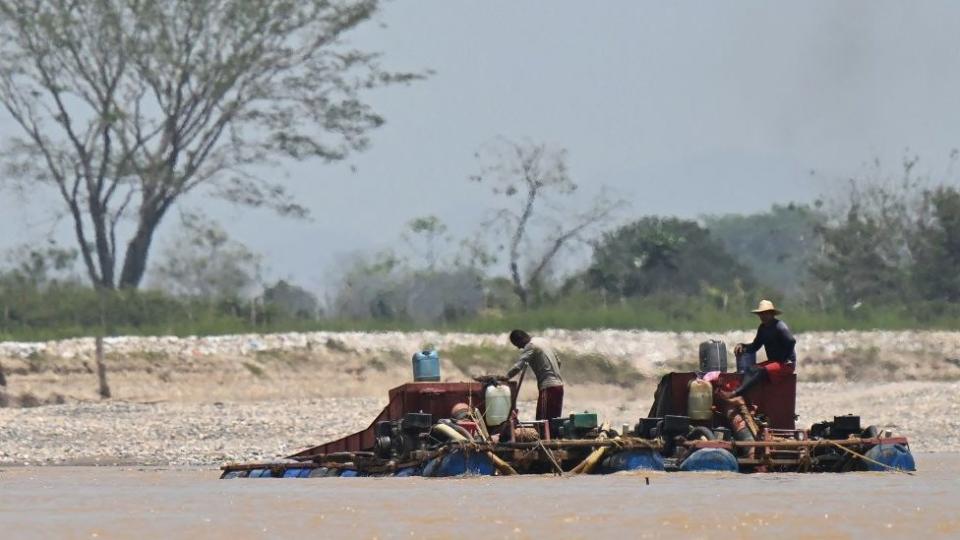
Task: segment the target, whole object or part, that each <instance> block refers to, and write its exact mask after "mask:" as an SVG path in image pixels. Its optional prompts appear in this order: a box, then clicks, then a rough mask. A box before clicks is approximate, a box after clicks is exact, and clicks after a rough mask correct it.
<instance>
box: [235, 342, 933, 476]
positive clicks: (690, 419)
mask: <svg viewBox="0 0 960 540" xmlns="http://www.w3.org/2000/svg"><path fill="white" fill-rule="evenodd" d="M425 366H426V367H425ZM700 367H701V370H700V371H697V372H690V373H669V374H667V375H664V376H663V378H662V379H661V380H660V383H659V385H658V386H657V390H656V393H655V397H654V403H653V406H652V407H651V409H650V412H649V413H648V415H647V417H646V418H640V419H639V421H638V422H637V423H636V424H634V425H628V424H625V425H622V426H619V428H620V429H616V428H614V427H612V426H610V425H608V424H603V423H601V422H600V421H599V419H598V417H597V414H596V413H592V412H575V413H572V414H570V415H569V416H565V417H562V418H554V419H550V420H548V421H546V420H544V421H523V420H520V419H519V418H518V416H517V409H516V399H517V395H518V392H519V389H520V385H522V382H523V377H522V376H521V378H520V380H519V381H518V382H513V381H510V382H504V381H498V380H497V379H496V378H494V377H478V378H476V379H475V380H473V381H469V382H440V381H439V361H438V359H437V358H436V353H426V352H425V353H418V355H415V356H414V382H411V383H406V384H403V385H401V386H398V387H396V388H393V389H391V390H390V391H389V403H388V404H387V406H386V407H384V408H383V410H382V411H380V414H379V415H378V416H377V417H376V419H375V420H374V421H373V422H372V423H371V424H370V426H369V427H367V428H366V429H364V430H363V431H360V432H358V433H354V434H352V435H348V436H346V437H343V438H341V439H338V440H335V441H331V442H328V443H325V444H321V445H319V446H314V447H312V448H308V449H306V450H303V451H301V452H298V453H296V454H293V455H291V456H288V457H286V458H284V459H283V460H278V461H275V462H269V463H231V464H227V465H224V466H223V467H221V469H222V475H221V478H225V479H227V478H315V477H333V476H339V477H358V476H397V477H405V476H425V477H451V476H461V475H495V476H509V475H517V474H551V473H552V474H557V475H568V474H609V473H615V472H621V471H639V470H647V471H649V470H653V471H724V472H741V473H763V472H849V471H904V472H906V471H913V470H915V464H914V459H913V456H912V454H911V453H910V447H909V444H908V441H907V439H906V438H905V437H901V436H895V435H894V434H892V433H891V432H889V431H887V430H882V429H879V428H877V427H875V426H862V425H861V421H860V417H858V416H855V415H852V414H845V415H842V416H836V417H834V418H833V419H832V420H825V421H822V422H818V423H815V424H813V425H812V426H810V428H808V429H797V427H796V425H795V422H796V420H797V416H796V412H795V411H796V407H795V406H796V376H795V375H790V376H789V377H788V378H787V379H786V380H784V381H781V382H779V383H777V384H775V385H773V384H766V385H759V386H756V387H754V388H752V389H751V390H749V391H748V392H747V394H746V395H745V396H743V398H741V399H733V400H724V399H722V398H720V396H719V394H718V393H717V390H718V389H721V388H734V387H736V386H737V385H738V384H739V382H740V377H741V373H739V372H731V373H727V372H726V370H725V369H719V368H725V362H722V363H721V364H720V365H713V366H705V365H704V361H703V358H701V365H700ZM709 368H718V369H713V370H710V371H707V369H709Z"/></svg>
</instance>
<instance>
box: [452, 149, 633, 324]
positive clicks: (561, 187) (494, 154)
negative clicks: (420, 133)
mask: <svg viewBox="0 0 960 540" xmlns="http://www.w3.org/2000/svg"><path fill="white" fill-rule="evenodd" d="M477 158H478V159H480V160H481V163H482V165H481V171H480V173H479V174H477V175H474V176H471V177H470V178H471V180H473V181H476V182H481V183H486V184H488V185H489V186H490V187H491V190H492V191H493V193H494V194H495V195H497V196H499V197H503V198H505V199H506V201H504V204H503V206H502V207H501V208H498V209H497V210H496V213H495V214H494V217H493V218H492V219H491V220H490V221H489V222H487V223H485V224H484V226H485V228H487V227H489V228H492V229H493V230H495V231H497V232H499V233H500V234H501V235H502V238H503V239H504V240H505V242H503V243H502V244H501V245H500V247H501V248H502V250H503V251H505V252H506V254H507V265H508V270H509V274H510V279H511V281H512V282H513V289H514V293H515V294H516V295H517V298H519V300H520V303H521V305H522V306H523V307H524V308H526V307H529V306H530V305H531V303H533V302H535V301H536V300H538V299H539V297H540V295H541V294H542V292H543V286H544V280H545V279H546V278H547V274H548V272H549V270H550V266H551V264H553V263H554V262H555V260H556V258H557V256H558V255H559V254H561V253H562V252H563V251H564V250H565V249H567V248H569V247H571V245H572V244H574V243H575V242H578V241H582V240H585V239H586V237H587V235H588V234H589V233H591V232H594V231H595V230H596V229H597V228H599V227H601V226H603V225H605V224H608V223H609V222H610V221H611V219H612V218H613V217H614V215H615V213H616V212H617V211H618V210H620V209H621V208H623V207H624V206H625V203H624V202H623V201H622V200H618V199H612V198H610V197H608V196H607V195H606V194H605V193H601V194H600V195H599V196H597V197H596V198H595V199H594V200H593V202H592V204H591V205H590V206H589V208H587V209H586V210H574V209H571V208H569V207H567V206H566V205H564V204H562V202H561V200H562V199H564V198H567V197H569V196H571V195H573V194H574V193H575V192H576V191H577V189H578V186H577V184H576V183H575V182H574V181H573V179H572V178H571V177H570V173H569V169H568V168H567V151H566V150H565V149H562V148H560V149H555V148H551V147H550V146H548V145H546V144H543V143H531V142H516V141H510V140H506V139H499V140H497V141H496V142H494V143H492V144H490V145H488V146H487V147H485V148H484V149H483V150H481V151H480V152H478V153H477ZM535 230H542V231H544V232H543V234H542V235H538V234H536V233H535V232H534V231H535ZM535 242H536V243H541V244H542V247H534V246H533V244H534V243H535Z"/></svg>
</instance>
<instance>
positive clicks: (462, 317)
mask: <svg viewBox="0 0 960 540" xmlns="http://www.w3.org/2000/svg"><path fill="white" fill-rule="evenodd" d="M508 148H510V149H512V152H513V153H512V154H511V155H512V156H513V157H512V158H511V159H516V160H517V161H516V162H515V163H514V165H516V166H513V165H511V166H508V167H505V168H504V169H503V170H504V171H512V172H507V173H504V174H516V175H517V180H518V182H519V183H518V184H516V185H517V186H526V187H513V186H514V184H511V183H510V182H508V181H506V180H507V179H506V178H501V182H502V185H506V186H507V187H506V188H498V189H499V191H497V192H496V193H495V195H497V196H502V197H503V199H504V200H505V203H504V207H503V208H500V209H498V208H493V209H492V213H491V217H490V220H489V221H488V222H485V223H483V224H482V225H481V227H480V228H479V230H478V232H477V233H476V234H474V235H471V236H470V237H469V238H468V239H466V240H463V241H459V242H458V241H457V240H456V239H454V238H452V237H451V236H450V235H449V234H448V229H447V227H446V225H445V224H444V223H443V222H442V221H441V220H440V219H439V218H437V217H436V216H433V215H426V216H416V217H414V218H412V219H411V220H410V222H409V224H408V227H407V230H406V231H404V232H403V233H402V234H401V235H399V236H400V238H398V240H401V241H402V243H400V244H398V245H400V246H402V247H401V249H400V250H395V251H385V252H380V253H374V254H368V255H357V256H356V257H355V259H354V260H353V261H351V262H350V263H349V264H347V265H345V271H344V272H343V275H342V276H341V277H340V279H339V280H338V282H337V283H336V286H335V287H334V289H333V292H332V293H331V294H330V295H328V296H327V297H325V298H322V299H321V298H318V296H317V295H315V294H314V293H312V292H310V291H308V290H307V289H305V288H304V287H302V286H299V285H297V284H295V283H292V282H290V281H289V280H277V281H273V282H271V283H266V282H265V281H264V279H263V277H262V276H263V268H262V264H263V261H262V258H261V257H260V256H258V255H256V254H254V253H252V252H251V251H250V250H249V249H247V248H246V247H245V246H243V245H242V244H240V243H238V242H236V241H235V240H233V239H230V238H229V237H228V236H227V233H226V232H225V231H224V230H223V229H222V228H220V227H219V225H217V224H216V223H213V222H211V221H209V220H208V219H206V218H204V217H202V216H199V215H196V214H192V213H189V212H187V213H183V214H182V216H181V228H180V230H181V232H180V233H179V234H180V236H179V237H175V238H174V241H173V242H172V243H170V244H169V245H168V246H167V247H166V248H165V249H163V250H161V258H160V259H159V260H158V262H157V264H156V265H155V266H154V267H153V270H152V271H151V273H150V274H148V279H147V286H146V287H144V288H143V289H142V290H119V291H115V292H114V293H112V294H111V295H110V296H109V299H108V300H107V302H108V304H107V309H106V313H107V316H108V317H109V318H110V319H111V324H112V325H113V326H114V327H116V328H118V329H120V330H122V331H128V332H129V331H137V329H143V330H144V331H149V332H157V331H163V330H164V329H168V330H170V331H175V332H180V333H182V332H184V331H189V330H190V329H196V330H195V331H200V332H202V331H211V332H214V331H218V330H222V331H236V330H238V329H245V328H249V329H258V328H260V329H263V328H269V329H284V328H311V327H323V326H324V325H328V324H330V322H331V321H337V322H338V323H339V324H342V325H346V326H349V325H359V326H360V327H365V326H369V325H371V324H372V325H374V326H375V327H393V326H398V325H399V326H404V325H408V326H442V327H457V326H458V325H469V324H470V321H477V320H497V319H500V318H503V317H510V316H519V317H523V315H522V314H523V313H529V314H533V313H536V312H538V310H554V311H555V312H563V311H564V310H571V311H578V312H581V314H582V313H590V312H591V310H593V311H595V312H598V313H599V312H602V311H603V310H611V309H622V308H624V307H625V306H626V307H629V306H634V307H635V308H636V309H639V310H644V309H646V310H663V311H665V312H668V313H669V317H674V318H675V319H677V320H678V321H682V320H683V319H685V318H690V317H696V314H695V313H690V312H692V311H695V310H699V309H709V310H713V311H715V312H716V313H718V314H721V316H722V314H723V313H729V314H731V315H733V314H742V313H744V312H745V308H747V307H748V306H749V305H751V304H752V303H754V302H756V299H757V298H758V297H760V296H764V297H771V298H774V299H776V300H777V301H778V303H780V304H781V305H785V306H790V307H791V308H792V309H793V310H803V311H805V312H808V313H818V312H820V313H832V314H835V315H838V316H839V317H841V319H840V320H843V317H847V318H856V317H858V314H859V313H861V312H864V311H868V310H874V311H876V310H894V311H897V312H898V313H905V312H907V313H912V315H911V317H912V318H911V319H909V320H908V321H907V322H908V324H909V323H911V322H912V323H916V324H920V325H922V324H924V321H925V320H928V319H930V318H931V317H936V316H937V315H938V314H943V313H948V314H956V313H958V312H957V309H956V306H957V304H958V302H960V278H958V277H957V276H958V274H957V272H956V268H957V267H958V264H960V191H958V189H957V188H956V187H954V186H951V185H940V184H936V183H933V182H929V181H926V182H922V181H919V180H917V179H915V178H913V176H912V169H913V167H914V163H913V162H908V163H907V165H906V166H905V168H904V169H905V171H904V175H903V178H901V179H898V180H897V181H896V182H886V183H884V182H877V181H875V180H872V179H859V180H854V181H851V183H850V184H849V185H848V187H847V189H846V190H844V191H843V192H842V195H841V196H840V197H837V198H834V199H833V200H831V201H827V202H823V201H818V202H817V203H815V204H813V205H801V204H788V205H774V206H773V207H772V208H771V209H770V210H769V211H766V212H760V213H755V214H749V215H723V216H704V217H702V218H701V219H699V220H691V219H681V218H676V217H662V216H639V217H632V218H631V217H630V216H629V215H627V212H626V205H625V204H624V203H623V202H622V201H616V200H613V199H610V198H602V199H597V200H595V201H594V202H593V203H592V204H593V206H592V207H590V208H588V209H587V210H581V209H577V208H575V207H571V206H570V204H571V201H573V198H572V197H570V196H569V195H570V194H571V193H572V192H573V190H572V189H570V186H574V187H575V186H576V185H575V184H574V183H573V182H572V180H569V179H567V180H565V182H567V184H566V185H567V186H568V187H567V188H565V189H564V190H561V191H559V192H551V191H550V190H549V189H548V188H549V186H551V185H553V184H551V183H550V182H538V181H537V180H536V179H533V180H530V179H529V178H524V175H529V174H539V173H533V172H531V171H551V172H549V174H557V172H556V171H560V170H565V168H566V165H565V162H564V159H565V157H564V156H565V154H563V153H562V152H559V153H557V152H554V153H551V151H550V150H549V149H547V148H545V147H543V146H539V145H529V144H527V143H509V146H508ZM531 156H532V157H531ZM525 160H526V161H525ZM537 160H550V162H551V165H550V166H549V167H547V166H544V165H543V164H542V163H537ZM564 174H565V173H564ZM550 196H552V197H550ZM494 200H497V198H496V197H495V198H494ZM542 201H547V202H542ZM511 204H514V205H515V206H513V207H511V206H509V205H511ZM558 216H559V217H560V218H562V217H563V216H574V217H573V218H572V219H554V218H557V217H558ZM615 220H619V221H620V223H622V224H620V225H617V224H616V223H615ZM518 238H519V240H518ZM578 246H580V247H584V248H586V249H588V250H589V257H588V259H587V260H586V262H585V264H583V265H580V266H579V267H575V266H572V267H564V264H566V263H567V262H568V261H569V259H568V258H566V257H567V255H569V253H571V250H574V249H576V248H577V247H578ZM76 260H77V253H76V252H75V251H74V250H71V249H65V248H62V247H60V246H57V245H55V244H49V245H46V246H42V247H33V248H21V249H19V250H15V251H14V252H11V253H10V254H9V257H8V265H7V267H6V269H5V270H4V271H3V272H2V273H0V309H2V314H0V332H3V333H5V334H7V335H18V334H22V333H24V332H26V333H30V332H35V333H39V334H41V335H42V334H44V332H45V331H48V330H49V332H51V333H53V334H57V333H63V332H64V331H66V332H67V333H77V334H79V333H84V332H85V331H88V329H89V328H93V327H96V326H97V325H98V324H101V323H102V320H100V317H101V315H100V311H98V309H96V307H95V306H97V305H98V302H101V303H102V302H103V296H102V294H98V293H97V292H96V291H95V290H94V289H93V288H92V287H90V286H89V285H88V284H85V283H84V280H83V279H82V278H81V276H80V274H79V273H78V272H77V271H76V269H75V268H76V264H75V263H76ZM677 306H687V307H686V308H684V307H677ZM685 310H686V312H685ZM597 317H598V318H597V320H598V321H601V320H604V319H603V317H602V316H599V315H598V316H597ZM576 320H578V321H582V322H580V323H574V324H586V325H589V324H591V323H590V318H589V317H588V316H585V317H581V318H579V319H576ZM561 324H562V323H561ZM597 324H600V323H599V322H598V323H597ZM618 324H629V320H628V321H621V322H620V323H618Z"/></svg>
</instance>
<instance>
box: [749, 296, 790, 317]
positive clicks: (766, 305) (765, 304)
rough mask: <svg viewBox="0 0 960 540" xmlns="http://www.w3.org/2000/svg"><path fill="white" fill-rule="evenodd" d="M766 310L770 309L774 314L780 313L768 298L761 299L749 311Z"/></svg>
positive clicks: (758, 311) (759, 311) (760, 311)
mask: <svg viewBox="0 0 960 540" xmlns="http://www.w3.org/2000/svg"><path fill="white" fill-rule="evenodd" d="M767 311H772V312H773V314H774V315H779V314H781V313H782V311H780V310H779V309H777V308H776V307H774V305H773V302H771V301H769V300H761V301H760V303H759V304H757V309H754V310H752V311H750V313H764V312H767Z"/></svg>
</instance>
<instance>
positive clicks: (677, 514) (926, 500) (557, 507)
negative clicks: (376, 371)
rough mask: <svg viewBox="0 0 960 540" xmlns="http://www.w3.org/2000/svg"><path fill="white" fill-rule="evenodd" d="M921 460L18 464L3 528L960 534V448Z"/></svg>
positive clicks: (67, 534)
mask: <svg viewBox="0 0 960 540" xmlns="http://www.w3.org/2000/svg"><path fill="white" fill-rule="evenodd" d="M917 461H918V467H919V468H920V471H919V472H917V473H916V474H915V475H913V476H908V475H906V474H896V473H850V474H843V475H829V474H821V475H799V474H770V475H761V474H756V475H736V474H711V473H691V474H681V473H675V474H665V473H647V474H624V473H622V474H616V475H610V476H588V477H566V478H554V477H551V476H541V477H521V478H490V477H486V478H465V479H422V478H342V479H340V478H315V479H240V480H218V479H217V477H218V471H216V470H211V469H157V468H133V467H131V468H127V467H39V468H34V467H10V468H5V469H3V470H0V538H4V539H7V538H11V539H20V538H84V539H89V538H136V539H137V540H147V539H153V538H164V539H166V538H231V539H242V538H294V537H297V538H451V537H456V538H485V539H490V538H604V537H607V538H613V537H616V538H661V537H672V538H763V539H767V540H771V539H775V540H782V539H786V538H878V537H882V538H960V454H956V453H941V454H919V455H917ZM646 479H649V484H647V482H646Z"/></svg>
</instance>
